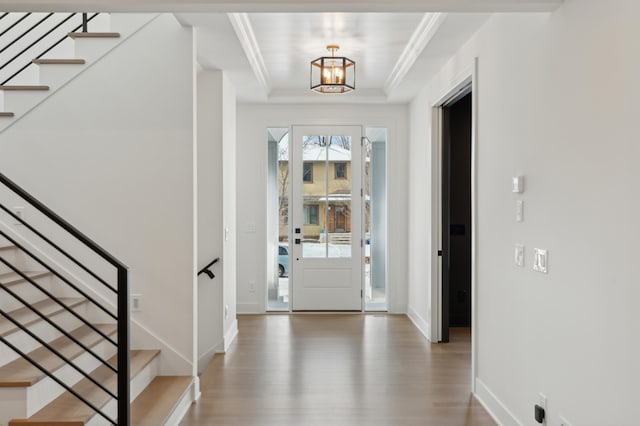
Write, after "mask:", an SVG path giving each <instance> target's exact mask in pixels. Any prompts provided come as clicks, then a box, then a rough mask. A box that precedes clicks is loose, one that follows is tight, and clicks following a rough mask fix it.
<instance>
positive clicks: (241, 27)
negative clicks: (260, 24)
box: [227, 13, 271, 95]
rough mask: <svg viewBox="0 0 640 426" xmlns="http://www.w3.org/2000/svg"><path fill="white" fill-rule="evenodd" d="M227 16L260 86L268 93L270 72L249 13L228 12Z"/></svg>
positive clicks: (269, 90)
mask: <svg viewBox="0 0 640 426" xmlns="http://www.w3.org/2000/svg"><path fill="white" fill-rule="evenodd" d="M227 16H228V17H229V21H230V22H231V26H232V27H233V30H234V31H235V32H236V36H237V37H238V40H239V41H240V44H241V45H242V49H243V50H244V54H245V56H246V57H247V60H248V61H249V65H250V66H251V69H252V70H253V73H254V74H255V76H256V78H257V79H258V82H259V83H260V86H262V88H263V89H264V92H265V93H266V94H267V95H268V94H269V93H270V92H271V82H270V78H269V72H268V71H267V67H266V65H265V64H264V58H263V57H262V52H260V46H259V45H258V40H256V36H255V33H254V32H253V27H252V26H251V21H250V20H249V15H248V14H246V13H227Z"/></svg>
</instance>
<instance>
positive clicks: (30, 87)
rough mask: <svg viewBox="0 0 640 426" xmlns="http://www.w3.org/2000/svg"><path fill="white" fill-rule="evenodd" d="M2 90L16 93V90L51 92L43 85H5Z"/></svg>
mask: <svg viewBox="0 0 640 426" xmlns="http://www.w3.org/2000/svg"><path fill="white" fill-rule="evenodd" d="M0 90H5V91H14V90H49V86H43V85H15V86H12V85H4V86H0Z"/></svg>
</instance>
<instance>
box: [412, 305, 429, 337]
mask: <svg viewBox="0 0 640 426" xmlns="http://www.w3.org/2000/svg"><path fill="white" fill-rule="evenodd" d="M407 317H408V318H409V320H411V322H412V323H413V325H415V326H416V328H417V329H418V330H419V331H420V333H422V335H423V336H424V337H425V338H426V339H427V340H428V341H430V342H431V332H430V327H429V323H428V322H427V321H426V320H425V319H424V318H422V317H421V316H420V314H418V312H416V310H415V309H413V308H412V307H411V306H409V312H408V313H407Z"/></svg>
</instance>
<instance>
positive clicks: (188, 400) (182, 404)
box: [165, 377, 200, 426]
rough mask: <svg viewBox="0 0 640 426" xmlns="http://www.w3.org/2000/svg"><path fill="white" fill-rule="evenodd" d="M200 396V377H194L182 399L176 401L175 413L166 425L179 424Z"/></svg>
mask: <svg viewBox="0 0 640 426" xmlns="http://www.w3.org/2000/svg"><path fill="white" fill-rule="evenodd" d="M199 398H200V378H199V377H194V378H193V382H192V383H191V385H189V387H188V388H187V390H186V391H185V392H184V394H183V395H182V397H181V398H180V400H178V402H177V403H176V406H175V408H174V410H173V413H171V415H170V416H169V418H168V419H167V422H166V423H165V426H177V425H179V424H180V421H181V420H182V419H183V418H184V416H185V415H186V414H187V411H189V408H191V405H192V404H194V403H195V402H196V401H197V400H198V399H199Z"/></svg>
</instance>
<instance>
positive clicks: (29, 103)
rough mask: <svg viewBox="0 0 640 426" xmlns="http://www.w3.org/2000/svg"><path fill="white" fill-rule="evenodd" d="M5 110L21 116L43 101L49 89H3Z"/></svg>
mask: <svg viewBox="0 0 640 426" xmlns="http://www.w3.org/2000/svg"><path fill="white" fill-rule="evenodd" d="M2 92H3V94H4V111H11V112H13V113H15V114H16V116H20V115H22V114H24V113H26V112H27V111H29V110H30V109H32V108H33V107H34V106H36V105H38V104H39V103H40V102H42V101H43V100H44V99H45V98H46V97H47V96H48V95H49V91H48V90H9V91H7V90H3V91H2Z"/></svg>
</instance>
